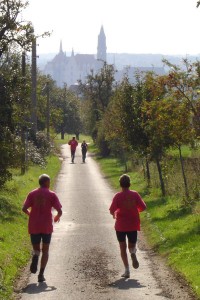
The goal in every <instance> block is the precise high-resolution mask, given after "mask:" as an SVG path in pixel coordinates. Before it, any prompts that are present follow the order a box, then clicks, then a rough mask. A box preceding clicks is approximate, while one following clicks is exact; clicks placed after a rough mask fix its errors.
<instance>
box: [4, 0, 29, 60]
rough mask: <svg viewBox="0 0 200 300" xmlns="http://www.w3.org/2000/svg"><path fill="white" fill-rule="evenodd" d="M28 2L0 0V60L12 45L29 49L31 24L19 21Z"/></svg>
mask: <svg viewBox="0 0 200 300" xmlns="http://www.w3.org/2000/svg"><path fill="white" fill-rule="evenodd" d="M27 5H28V2H25V3H24V2H23V1H21V0H17V1H14V0H2V1H1V2H0V58H1V56H2V55H3V54H5V53H6V52H7V51H8V50H9V47H10V46H13V44H17V45H19V46H20V47H21V48H23V49H26V50H28V49H30V45H31V42H32V40H33V38H34V33H33V26H32V24H31V22H26V21H24V20H21V19H20V15H21V12H22V11H23V10H24V9H25V8H26V7H27Z"/></svg>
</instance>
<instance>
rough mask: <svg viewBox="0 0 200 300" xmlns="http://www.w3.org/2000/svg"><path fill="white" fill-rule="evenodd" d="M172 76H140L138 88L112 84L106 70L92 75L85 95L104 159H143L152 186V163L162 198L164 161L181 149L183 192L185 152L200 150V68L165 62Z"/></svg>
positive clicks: (92, 129)
mask: <svg viewBox="0 0 200 300" xmlns="http://www.w3.org/2000/svg"><path fill="white" fill-rule="evenodd" d="M164 63H165V64H166V65H167V66H168V68H169V72H168V74H166V75H163V76H158V75H156V74H154V73H153V72H149V73H138V74H137V75H136V76H135V82H134V83H130V82H129V79H128V77H127V76H125V77H124V79H123V81H122V82H121V83H118V84H117V83H116V82H115V80H114V72H115V71H114V68H113V66H108V65H106V64H105V65H104V66H103V68H102V70H101V71H100V72H99V74H96V75H94V74H91V75H90V76H88V80H87V82H86V84H85V85H82V91H83V93H84V97H85V103H87V105H86V109H88V120H87V124H86V125H87V126H88V129H89V130H90V132H91V134H92V135H93V138H94V139H95V141H96V142H97V145H98V146H99V149H100V150H101V153H102V155H104V156H105V155H108V154H109V153H110V151H112V152H113V153H115V154H118V155H120V156H121V157H123V156H124V154H125V153H132V155H134V154H135V155H137V156H139V157H140V158H141V159H142V160H143V161H144V162H145V166H146V167H145V168H146V171H145V174H146V178H147V179H148V182H150V180H151V174H150V168H149V164H150V162H152V161H153V162H155V164H156V166H157V169H158V174H159V179H160V186H161V190H162V194H163V195H166V188H165V180H164V176H163V168H162V160H163V157H165V155H166V153H167V152H168V151H169V149H171V148H177V149H178V151H179V158H180V164H181V170H182V176H183V182H184V187H185V196H186V197H187V198H189V187H188V183H187V176H186V174H185V168H184V159H183V156H182V146H184V145H189V146H191V147H193V148H194V147H198V142H199V138H200V97H199V92H200V63H199V62H196V63H193V64H191V63H190V62H188V61H187V60H184V68H183V67H178V66H175V65H171V64H170V63H169V62H168V61H164Z"/></svg>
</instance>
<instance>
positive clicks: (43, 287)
mask: <svg viewBox="0 0 200 300" xmlns="http://www.w3.org/2000/svg"><path fill="white" fill-rule="evenodd" d="M56 289H57V288H56V287H55V286H48V285H47V284H46V282H41V283H30V284H28V285H27V286H26V287H25V288H24V289H23V290H22V293H23V294H40V293H47V292H52V291H55V290H56Z"/></svg>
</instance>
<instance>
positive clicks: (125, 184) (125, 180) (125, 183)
mask: <svg viewBox="0 0 200 300" xmlns="http://www.w3.org/2000/svg"><path fill="white" fill-rule="evenodd" d="M119 183H120V186H121V187H122V188H129V187H130V185H131V179H130V176H128V175H127V174H123V175H122V176H121V177H120V178H119Z"/></svg>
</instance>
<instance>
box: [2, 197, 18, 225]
mask: <svg viewBox="0 0 200 300" xmlns="http://www.w3.org/2000/svg"><path fill="white" fill-rule="evenodd" d="M17 215H19V209H18V208H17V207H16V206H15V205H13V203H12V201H11V200H10V201H9V200H8V199H7V198H6V197H5V196H0V220H1V222H5V221H6V222H12V221H13V220H14V219H15V216H17Z"/></svg>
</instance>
